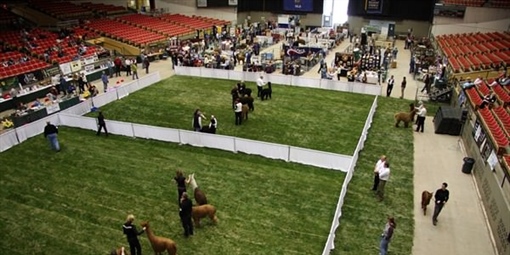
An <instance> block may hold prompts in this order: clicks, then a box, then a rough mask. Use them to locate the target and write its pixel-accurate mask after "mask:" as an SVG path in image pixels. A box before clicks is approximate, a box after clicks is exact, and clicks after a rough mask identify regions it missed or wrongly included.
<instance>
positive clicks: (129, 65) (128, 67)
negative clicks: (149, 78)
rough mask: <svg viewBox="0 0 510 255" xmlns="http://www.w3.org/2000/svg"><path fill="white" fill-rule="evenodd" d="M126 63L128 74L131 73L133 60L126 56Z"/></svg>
mask: <svg viewBox="0 0 510 255" xmlns="http://www.w3.org/2000/svg"><path fill="white" fill-rule="evenodd" d="M124 64H125V65H126V76H130V75H131V60H130V59H129V58H126V61H124Z"/></svg>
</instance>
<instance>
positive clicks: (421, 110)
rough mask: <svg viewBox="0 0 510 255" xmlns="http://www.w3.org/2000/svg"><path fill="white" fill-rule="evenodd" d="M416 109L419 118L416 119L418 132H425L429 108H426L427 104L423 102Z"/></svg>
mask: <svg viewBox="0 0 510 255" xmlns="http://www.w3.org/2000/svg"><path fill="white" fill-rule="evenodd" d="M416 110H417V111H418V112H417V115H418V118H417V120H416V132H420V131H421V132H422V133H423V128H424V126H425V117H426V116H427V108H425V105H424V104H423V103H421V104H420V106H418V107H417V108H416Z"/></svg>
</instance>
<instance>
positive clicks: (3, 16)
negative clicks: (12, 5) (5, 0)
mask: <svg viewBox="0 0 510 255" xmlns="http://www.w3.org/2000/svg"><path fill="white" fill-rule="evenodd" d="M17 18H18V16H16V15H14V14H13V13H11V12H10V11H8V10H6V9H3V8H0V25H9V24H11V23H12V22H13V21H15V20H16V19H17Z"/></svg>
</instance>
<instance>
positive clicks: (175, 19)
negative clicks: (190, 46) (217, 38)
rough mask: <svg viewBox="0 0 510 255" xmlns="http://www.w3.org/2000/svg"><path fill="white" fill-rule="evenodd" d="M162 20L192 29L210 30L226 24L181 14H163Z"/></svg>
mask: <svg viewBox="0 0 510 255" xmlns="http://www.w3.org/2000/svg"><path fill="white" fill-rule="evenodd" d="M160 18H161V19H162V20H165V21H167V22H172V23H175V24H178V25H180V26H184V27H188V28H192V29H210V28H212V27H213V26H222V25H224V24H225V21H220V20H207V19H203V18H198V17H188V16H184V15H181V14H163V15H161V16H160Z"/></svg>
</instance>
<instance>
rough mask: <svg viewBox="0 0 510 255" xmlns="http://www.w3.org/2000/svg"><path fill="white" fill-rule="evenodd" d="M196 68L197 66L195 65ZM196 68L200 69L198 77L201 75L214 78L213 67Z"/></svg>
mask: <svg viewBox="0 0 510 255" xmlns="http://www.w3.org/2000/svg"><path fill="white" fill-rule="evenodd" d="M189 68H193V67H189ZM195 68H197V67H195ZM197 69H199V70H200V77H203V78H214V69H212V68H203V67H198V68H197Z"/></svg>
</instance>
